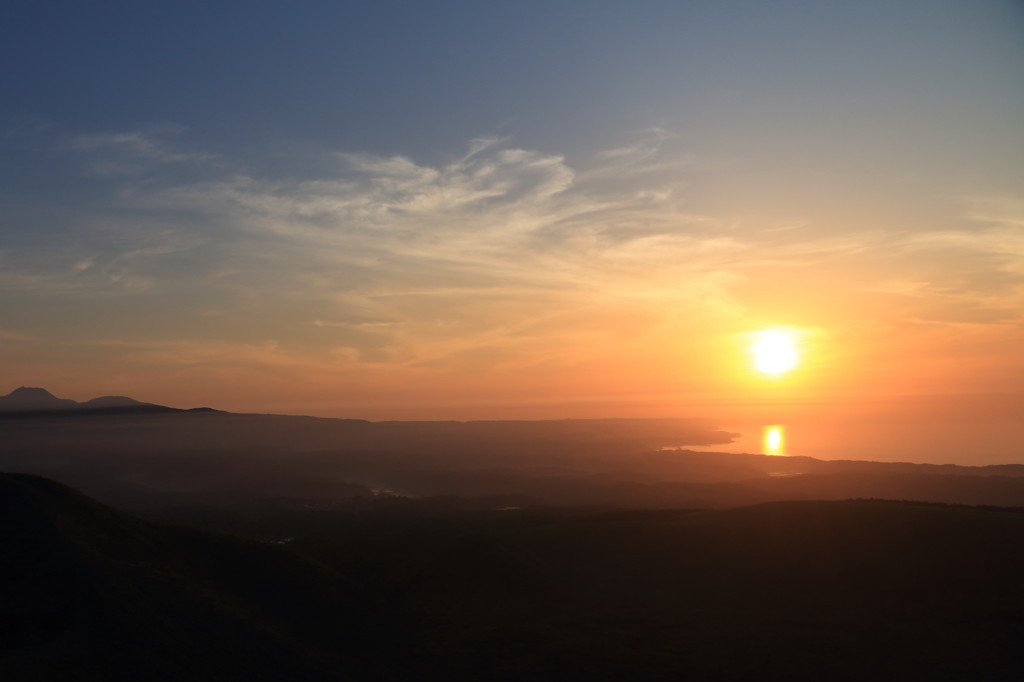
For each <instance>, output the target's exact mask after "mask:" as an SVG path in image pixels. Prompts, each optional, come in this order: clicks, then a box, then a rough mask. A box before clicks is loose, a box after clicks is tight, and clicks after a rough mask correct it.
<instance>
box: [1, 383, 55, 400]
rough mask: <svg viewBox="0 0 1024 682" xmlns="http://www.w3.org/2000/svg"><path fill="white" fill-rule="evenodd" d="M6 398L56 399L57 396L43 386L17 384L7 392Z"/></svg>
mask: <svg viewBox="0 0 1024 682" xmlns="http://www.w3.org/2000/svg"><path fill="white" fill-rule="evenodd" d="M7 397H8V398H36V399H39V398H51V399H54V400H57V399H58V398H57V396H55V395H54V394H52V393H50V392H49V391H47V390H46V389H45V388H35V387H33V386H19V387H18V388H16V389H14V390H13V391H11V392H10V393H8V394H7Z"/></svg>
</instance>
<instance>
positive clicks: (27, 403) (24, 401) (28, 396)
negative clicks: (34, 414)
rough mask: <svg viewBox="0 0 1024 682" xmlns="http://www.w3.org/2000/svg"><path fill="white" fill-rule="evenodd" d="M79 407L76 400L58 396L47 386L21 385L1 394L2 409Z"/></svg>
mask: <svg viewBox="0 0 1024 682" xmlns="http://www.w3.org/2000/svg"><path fill="white" fill-rule="evenodd" d="M76 407H78V403H77V402H75V401H74V400H66V399H63V398H58V397H56V396H55V395H53V394H52V393H50V392H49V391H47V390H46V389H45V388H37V387H32V386H21V387H19V388H16V389H14V390H13V391H11V392H10V393H9V394H7V395H5V396H0V410H5V411H29V410H71V409H74V408H76Z"/></svg>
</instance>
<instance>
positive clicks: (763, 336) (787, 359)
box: [752, 329, 799, 374]
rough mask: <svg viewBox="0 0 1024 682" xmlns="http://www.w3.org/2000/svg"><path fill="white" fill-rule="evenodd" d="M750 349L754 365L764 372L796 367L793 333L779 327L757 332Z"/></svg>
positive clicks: (777, 372)
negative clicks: (752, 353)
mask: <svg viewBox="0 0 1024 682" xmlns="http://www.w3.org/2000/svg"><path fill="white" fill-rule="evenodd" d="M752 350H753V352H754V366H755V367H757V369H758V370H759V371H761V372H764V373H765V374H780V373H782V372H786V371H788V370H791V369H793V368H794V367H796V363H797V360H798V359H799V357H798V354H797V350H796V339H795V338H794V336H793V334H791V333H790V332H786V331H782V330H779V329H772V330H769V331H763V332H760V333H758V334H757V336H756V337H755V339H754V345H753V348H752Z"/></svg>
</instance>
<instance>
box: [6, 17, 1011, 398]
mask: <svg viewBox="0 0 1024 682" xmlns="http://www.w3.org/2000/svg"><path fill="white" fill-rule="evenodd" d="M0 51H2V54H0V57H2V59H3V63H4V64H5V67H4V69H3V73H2V80H0V87H2V88H3V92H4V98H3V102H4V103H3V105H2V107H0V149H2V151H3V153H2V157H0V158H2V160H0V198H2V199H3V206H2V208H0V287H2V288H0V316H2V317H0V344H2V345H3V351H4V353H5V357H6V358H7V363H6V368H5V370H4V372H5V374H6V375H7V377H8V380H9V381H10V382H11V383H13V384H14V385H18V384H20V383H28V384H33V385H48V386H49V387H51V388H52V389H54V390H56V391H57V392H59V393H62V394H63V395H68V396H69V397H76V398H88V397H92V395H94V394H96V393H129V394H132V395H136V396H137V397H140V398H142V399H147V400H153V401H156V402H165V403H172V404H173V403H181V404H190V403H209V402H218V405H220V406H223V407H226V408H232V409H265V410H277V411H298V412H316V413H318V414H338V413H342V412H343V413H346V414H349V413H351V412H352V411H353V410H359V409H369V408H366V406H367V405H375V406H376V407H374V408H373V409H375V410H378V412H375V413H374V414H378V413H379V414H385V413H386V414H388V416H409V415H415V414H426V413H425V412H422V411H417V410H420V408H421V407H422V406H423V405H425V404H429V405H432V406H437V405H439V404H441V405H443V406H444V409H443V410H442V412H439V413H438V414H441V413H443V415H444V416H460V415H463V414H465V415H470V414H471V413H472V414H477V412H475V411H474V410H478V408H479V406H480V405H481V404H488V405H491V404H493V414H503V412H502V410H511V411H512V412H509V414H512V413H513V412H514V411H515V410H516V409H521V410H525V409H526V408H525V407H523V406H527V405H539V406H542V407H543V409H544V410H547V412H545V414H550V415H551V416H570V415H583V414H591V413H593V414H606V413H612V412H615V410H627V411H628V410H629V409H633V408H630V407H629V406H630V405H643V406H644V409H656V410H660V412H661V413H673V411H674V410H677V409H680V408H679V407H678V406H680V405H686V404H700V403H701V401H726V400H730V399H733V398H735V399H737V400H763V399H771V396H772V395H773V394H772V392H773V391H774V392H775V393H778V392H779V391H781V390H782V389H780V388H779V387H778V386H775V387H773V388H766V387H764V386H760V385H755V383H752V380H751V379H750V378H749V377H747V376H746V374H745V373H749V372H748V371H747V370H746V369H742V368H740V367H739V364H738V361H737V360H736V358H737V357H738V355H736V353H738V352H739V351H738V350H737V348H738V345H741V343H742V342H741V341H740V340H739V339H741V338H743V335H744V334H746V333H748V332H750V331H754V330H756V329H759V328H764V327H772V326H779V325H781V326H787V327H792V328H795V329H799V330H801V333H802V334H803V337H804V338H806V340H807V344H808V351H809V352H808V362H807V363H805V369H804V376H803V378H802V379H800V380H799V381H797V380H794V382H793V386H792V387H790V388H787V389H786V391H788V393H787V396H789V397H793V396H794V395H800V396H810V395H825V394H829V395H832V394H839V395H847V394H850V395H863V394H865V393H867V392H870V391H873V390H882V391H883V392H885V393H887V394H889V393H893V394H894V393H897V392H903V393H936V392H940V393H957V392H974V393H985V392H991V393H999V392H1005V391H1010V390H1014V388H1015V386H1019V380H1020V379H1024V364H1022V363H1024V361H1022V360H1021V359H1020V358H1018V357H1017V356H1018V355H1019V352H1018V351H1017V349H1018V348H1019V347H1020V346H1019V345H1017V344H1019V343H1021V342H1022V341H1024V335H1022V333H1021V332H1022V318H1021V314H1020V310H1021V309H1022V308H1021V305H1022V303H1024V237H1022V234H1021V230H1022V224H1024V222H1022V221H1024V193H1022V191H1021V188H1024V126H1022V125H1021V121H1024V77H1022V76H1024V10H1022V8H1021V5H1020V4H1019V3H1012V2H995V1H979V0H975V1H972V2H967V1H955V0H929V1H911V0H903V1H893V2H801V1H790V2H771V3H767V2H743V1H728V0H726V1H717V2H710V1H709V2H696V1H694V2H686V1H675V2H635V3H625V2H599V1H589V2H571V1H566V2H529V1H527V2H515V3H506V2H432V3H414V2H380V1H378V2H300V3H283V2H252V1H250V2H215V1H214V2H210V1H207V2H173V3H171V2H135V3H113V2H91V3H72V2H31V3H30V2H14V3H13V5H11V6H10V7H9V8H8V9H7V10H6V15H5V20H4V22H3V24H2V26H0ZM814 358H817V359H816V360H815V359H814ZM908 358H909V359H908ZM865 368H867V369H865ZM894 373H895V374H894ZM880 382H881V383H880ZM437 386H443V387H445V388H444V391H443V392H442V393H443V395H442V396H441V397H440V398H439V397H438V396H437V391H436V388H437ZM879 386H881V389H879ZM12 387H13V386H12ZM784 392H785V391H784ZM790 393H792V395H790ZM498 394H500V395H501V396H502V397H500V398H498V397H496V396H497V395H498ZM388 405H394V406H395V407H394V411H393V412H387V409H388V408H385V407H384V406H388ZM552 405H553V407H552ZM652 405H655V406H658V407H656V408H651V406H652ZM588 406H596V407H588ZM537 409H540V408H537ZM531 414H535V413H531Z"/></svg>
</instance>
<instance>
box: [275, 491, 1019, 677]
mask: <svg viewBox="0 0 1024 682" xmlns="http://www.w3.org/2000/svg"><path fill="white" fill-rule="evenodd" d="M410 511H411V510H410ZM295 544H296V545H297V547H298V548H301V549H304V550H305V551H307V552H309V553H311V554H313V555H315V556H318V557H320V558H321V559H322V560H324V561H325V562H327V563H329V564H331V565H333V566H335V567H336V568H337V569H338V570H340V571H345V572H348V573H349V574H351V575H354V576H358V577H359V578H360V579H362V580H365V581H367V582H368V584H371V585H375V586H376V587H377V588H378V589H390V590H394V591H397V592H399V593H401V594H403V595H405V596H406V597H407V603H409V604H411V605H416V606H417V607H418V610H419V611H420V612H422V613H426V614H429V615H430V617H431V618H433V619H434V622H435V623H436V626H435V627H434V629H433V630H432V641H431V643H430V645H429V646H428V647H427V648H428V649H429V650H431V651H434V652H435V653H438V652H444V655H443V656H438V657H436V658H435V664H436V665H437V669H436V671H435V674H436V675H439V676H440V677H437V679H443V678H444V677H445V676H447V675H451V671H452V670H458V671H460V674H461V675H462V676H463V677H464V678H466V679H487V680H495V679H502V680H536V679H551V680H573V679H578V680H627V679H628V680H675V679H694V680H1013V679H1021V676H1022V675H1024V648H1022V647H1021V646H1020V642H1021V641H1024V585H1022V581H1021V576H1022V575H1024V514H1021V513H1018V512H1012V511H1007V510H996V509H980V508H970V507H953V506H945V505H926V504H918V503H899V502H885V501H837V502H783V503H770V504H763V505H757V506H752V507H746V508H741V509H734V510H724V511H692V512H690V511H629V512H613V513H597V514H586V513H582V512H580V511H579V510H576V511H568V510H567V511H565V512H563V513H562V514H556V513H553V512H550V511H549V512H547V513H544V514H541V513H536V512H533V513H531V512H514V511H512V512H507V513H505V514H504V515H503V514H502V513H493V514H491V515H489V516H488V515H480V514H479V513H477V514H475V515H451V516H444V515H437V516H434V517H432V518H431V517H430V516H427V515H424V514H423V513H422V510H421V512H420V513H411V514H406V515H402V514H392V515H382V516H378V517H377V518H375V519H369V518H366V517H362V518H361V519H355V518H348V519H345V518H341V517H339V518H338V519H337V522H336V525H334V526H333V527H330V528H323V529H322V530H320V531H319V532H318V533H314V534H310V535H308V536H306V537H300V538H298V539H296V540H295Z"/></svg>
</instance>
